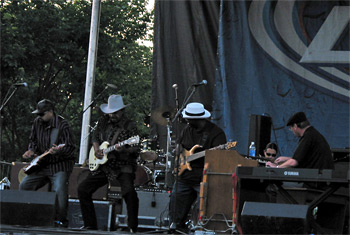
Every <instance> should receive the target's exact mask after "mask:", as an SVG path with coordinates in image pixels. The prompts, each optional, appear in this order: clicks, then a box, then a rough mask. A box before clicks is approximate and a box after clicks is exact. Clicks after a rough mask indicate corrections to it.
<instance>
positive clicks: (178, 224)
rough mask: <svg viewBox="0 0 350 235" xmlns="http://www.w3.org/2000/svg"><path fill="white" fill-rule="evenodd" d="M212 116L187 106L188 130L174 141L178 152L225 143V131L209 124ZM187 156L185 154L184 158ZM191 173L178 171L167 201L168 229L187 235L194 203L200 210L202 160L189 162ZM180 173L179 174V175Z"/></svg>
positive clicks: (194, 105)
mask: <svg viewBox="0 0 350 235" xmlns="http://www.w3.org/2000/svg"><path fill="white" fill-rule="evenodd" d="M210 116H211V114H210V113H209V111H208V110H206V109H205V108H204V106H203V104H201V103H197V102H194V103H189V104H188V105H187V106H186V108H185V109H184V110H183V112H182V117H183V118H184V119H185V120H186V121H187V126H186V127H185V128H184V129H183V130H182V132H181V134H180V136H179V139H178V140H177V146H178V152H179V153H182V154H183V152H191V151H193V150H194V151H193V152H194V153H195V152H200V151H203V150H205V149H210V148H213V147H216V146H219V145H222V144H225V143H226V135H225V133H224V131H223V130H222V129H221V128H219V127H218V126H217V125H215V124H214V123H212V122H210V121H209V120H208V118H210ZM185 155H186V154H185ZM190 165H191V169H188V170H187V169H186V170H184V171H183V172H181V171H179V175H178V179H177V181H176V182H175V184H174V187H173V191H172V194H171V198H170V205H169V210H170V213H169V215H170V220H171V221H170V222H171V223H172V224H171V227H170V229H175V230H180V231H182V232H185V233H187V232H188V228H187V226H186V220H187V214H188V213H189V211H190V209H191V206H192V204H193V203H194V202H195V201H196V200H197V210H198V207H199V200H198V197H199V193H200V182H201V181H202V176H203V168H204V157H202V158H199V159H196V160H194V161H191V162H190ZM180 173H181V174H180Z"/></svg>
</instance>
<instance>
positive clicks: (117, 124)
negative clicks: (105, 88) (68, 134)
mask: <svg viewBox="0 0 350 235" xmlns="http://www.w3.org/2000/svg"><path fill="white" fill-rule="evenodd" d="M127 106H129V105H124V102H123V98H122V97H121V96H120V95H111V96H110V97H109V98H108V104H102V105H101V106H100V109H101V111H102V112H103V113H104V115H102V116H101V117H100V118H99V120H98V125H97V127H96V130H95V131H94V134H93V136H92V144H93V149H94V152H95V156H96V158H98V159H102V158H103V157H104V154H103V150H102V149H100V145H101V144H102V143H103V142H105V141H108V143H109V145H110V146H111V145H115V144H117V143H119V142H122V141H124V140H127V139H129V138H130V137H132V136H135V135H137V128H136V124H135V122H133V121H131V120H130V119H128V118H127V117H126V115H125V108H126V107H127ZM138 151H139V148H138V147H137V146H130V145H124V146H121V147H118V148H117V149H116V150H114V151H111V152H109V153H108V161H107V162H106V163H105V164H102V165H100V166H99V167H98V168H97V170H96V171H91V172H90V174H89V175H88V176H87V178H86V179H85V180H84V181H83V182H82V183H81V184H80V185H79V186H78V197H79V201H80V207H81V212H82V216H83V220H84V226H83V227H82V229H91V230H96V229H97V220H96V213H95V209H94V205H93V202H92V194H93V193H94V192H95V191H97V190H98V189H99V188H100V187H102V186H104V185H106V184H107V183H111V182H115V181H117V182H118V183H119V184H120V186H121V190H122V192H121V193H122V196H123V198H124V200H125V203H126V206H127V212H128V226H129V228H130V231H131V232H136V231H137V226H138V207H139V199H138V197H137V193H136V191H135V188H134V179H135V171H136V169H137V163H136V159H137V157H138Z"/></svg>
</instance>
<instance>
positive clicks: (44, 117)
mask: <svg viewBox="0 0 350 235" xmlns="http://www.w3.org/2000/svg"><path fill="white" fill-rule="evenodd" d="M32 113H34V114H36V115H37V117H36V118H35V119H34V123H33V126H32V131H31V133H30V142H29V147H28V150H27V151H26V152H25V153H24V154H23V158H25V159H27V158H30V157H32V156H34V155H42V154H43V153H46V152H47V151H49V154H48V155H46V156H45V157H43V158H41V159H40V160H39V162H38V163H39V164H38V166H39V167H38V168H36V169H37V171H34V172H33V173H31V174H29V173H28V174H29V175H27V176H26V177H25V178H24V179H23V181H22V182H21V184H20V185H19V189H20V190H38V189H39V188H41V187H42V186H44V185H45V184H46V183H48V182H50V183H51V188H52V191H54V192H56V194H57V202H58V203H57V205H58V208H57V221H56V226H58V227H67V226H68V220H67V212H68V181H69V176H70V173H71V172H72V170H73V166H74V162H75V157H74V155H73V151H74V143H73V139H72V131H71V128H70V126H69V124H68V122H67V121H66V120H65V119H64V118H63V117H61V116H59V115H57V114H56V113H55V111H54V103H53V102H52V101H50V100H47V99H44V100H41V101H40V102H39V103H38V104H37V109H36V110H35V111H33V112H32ZM57 144H61V145H63V144H64V147H62V148H59V149H57V148H52V146H55V145H57Z"/></svg>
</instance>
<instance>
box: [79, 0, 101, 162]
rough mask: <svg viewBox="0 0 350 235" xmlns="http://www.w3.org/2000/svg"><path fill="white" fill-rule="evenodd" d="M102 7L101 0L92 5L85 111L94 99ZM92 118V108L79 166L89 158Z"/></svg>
mask: <svg viewBox="0 0 350 235" xmlns="http://www.w3.org/2000/svg"><path fill="white" fill-rule="evenodd" d="M100 5H101V1H100V0H94V1H93V3H92V13H91V25H90V41H89V54H88V62H87V71H86V84H85V97H84V110H85V109H86V108H87V107H88V106H89V105H90V103H91V100H92V98H91V97H92V93H93V88H94V83H95V68H96V58H97V45H98V31H99V24H100V14H101V7H100ZM90 118H91V108H89V109H87V110H86V112H84V114H83V122H82V127H81V137H80V152H79V164H83V163H84V161H85V159H86V157H87V152H88V144H89V138H85V137H86V136H87V135H88V133H89V126H90Z"/></svg>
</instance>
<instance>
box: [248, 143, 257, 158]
mask: <svg viewBox="0 0 350 235" xmlns="http://www.w3.org/2000/svg"><path fill="white" fill-rule="evenodd" d="M255 150H256V148H255V143H254V141H252V142H251V143H250V146H249V156H250V157H255Z"/></svg>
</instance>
